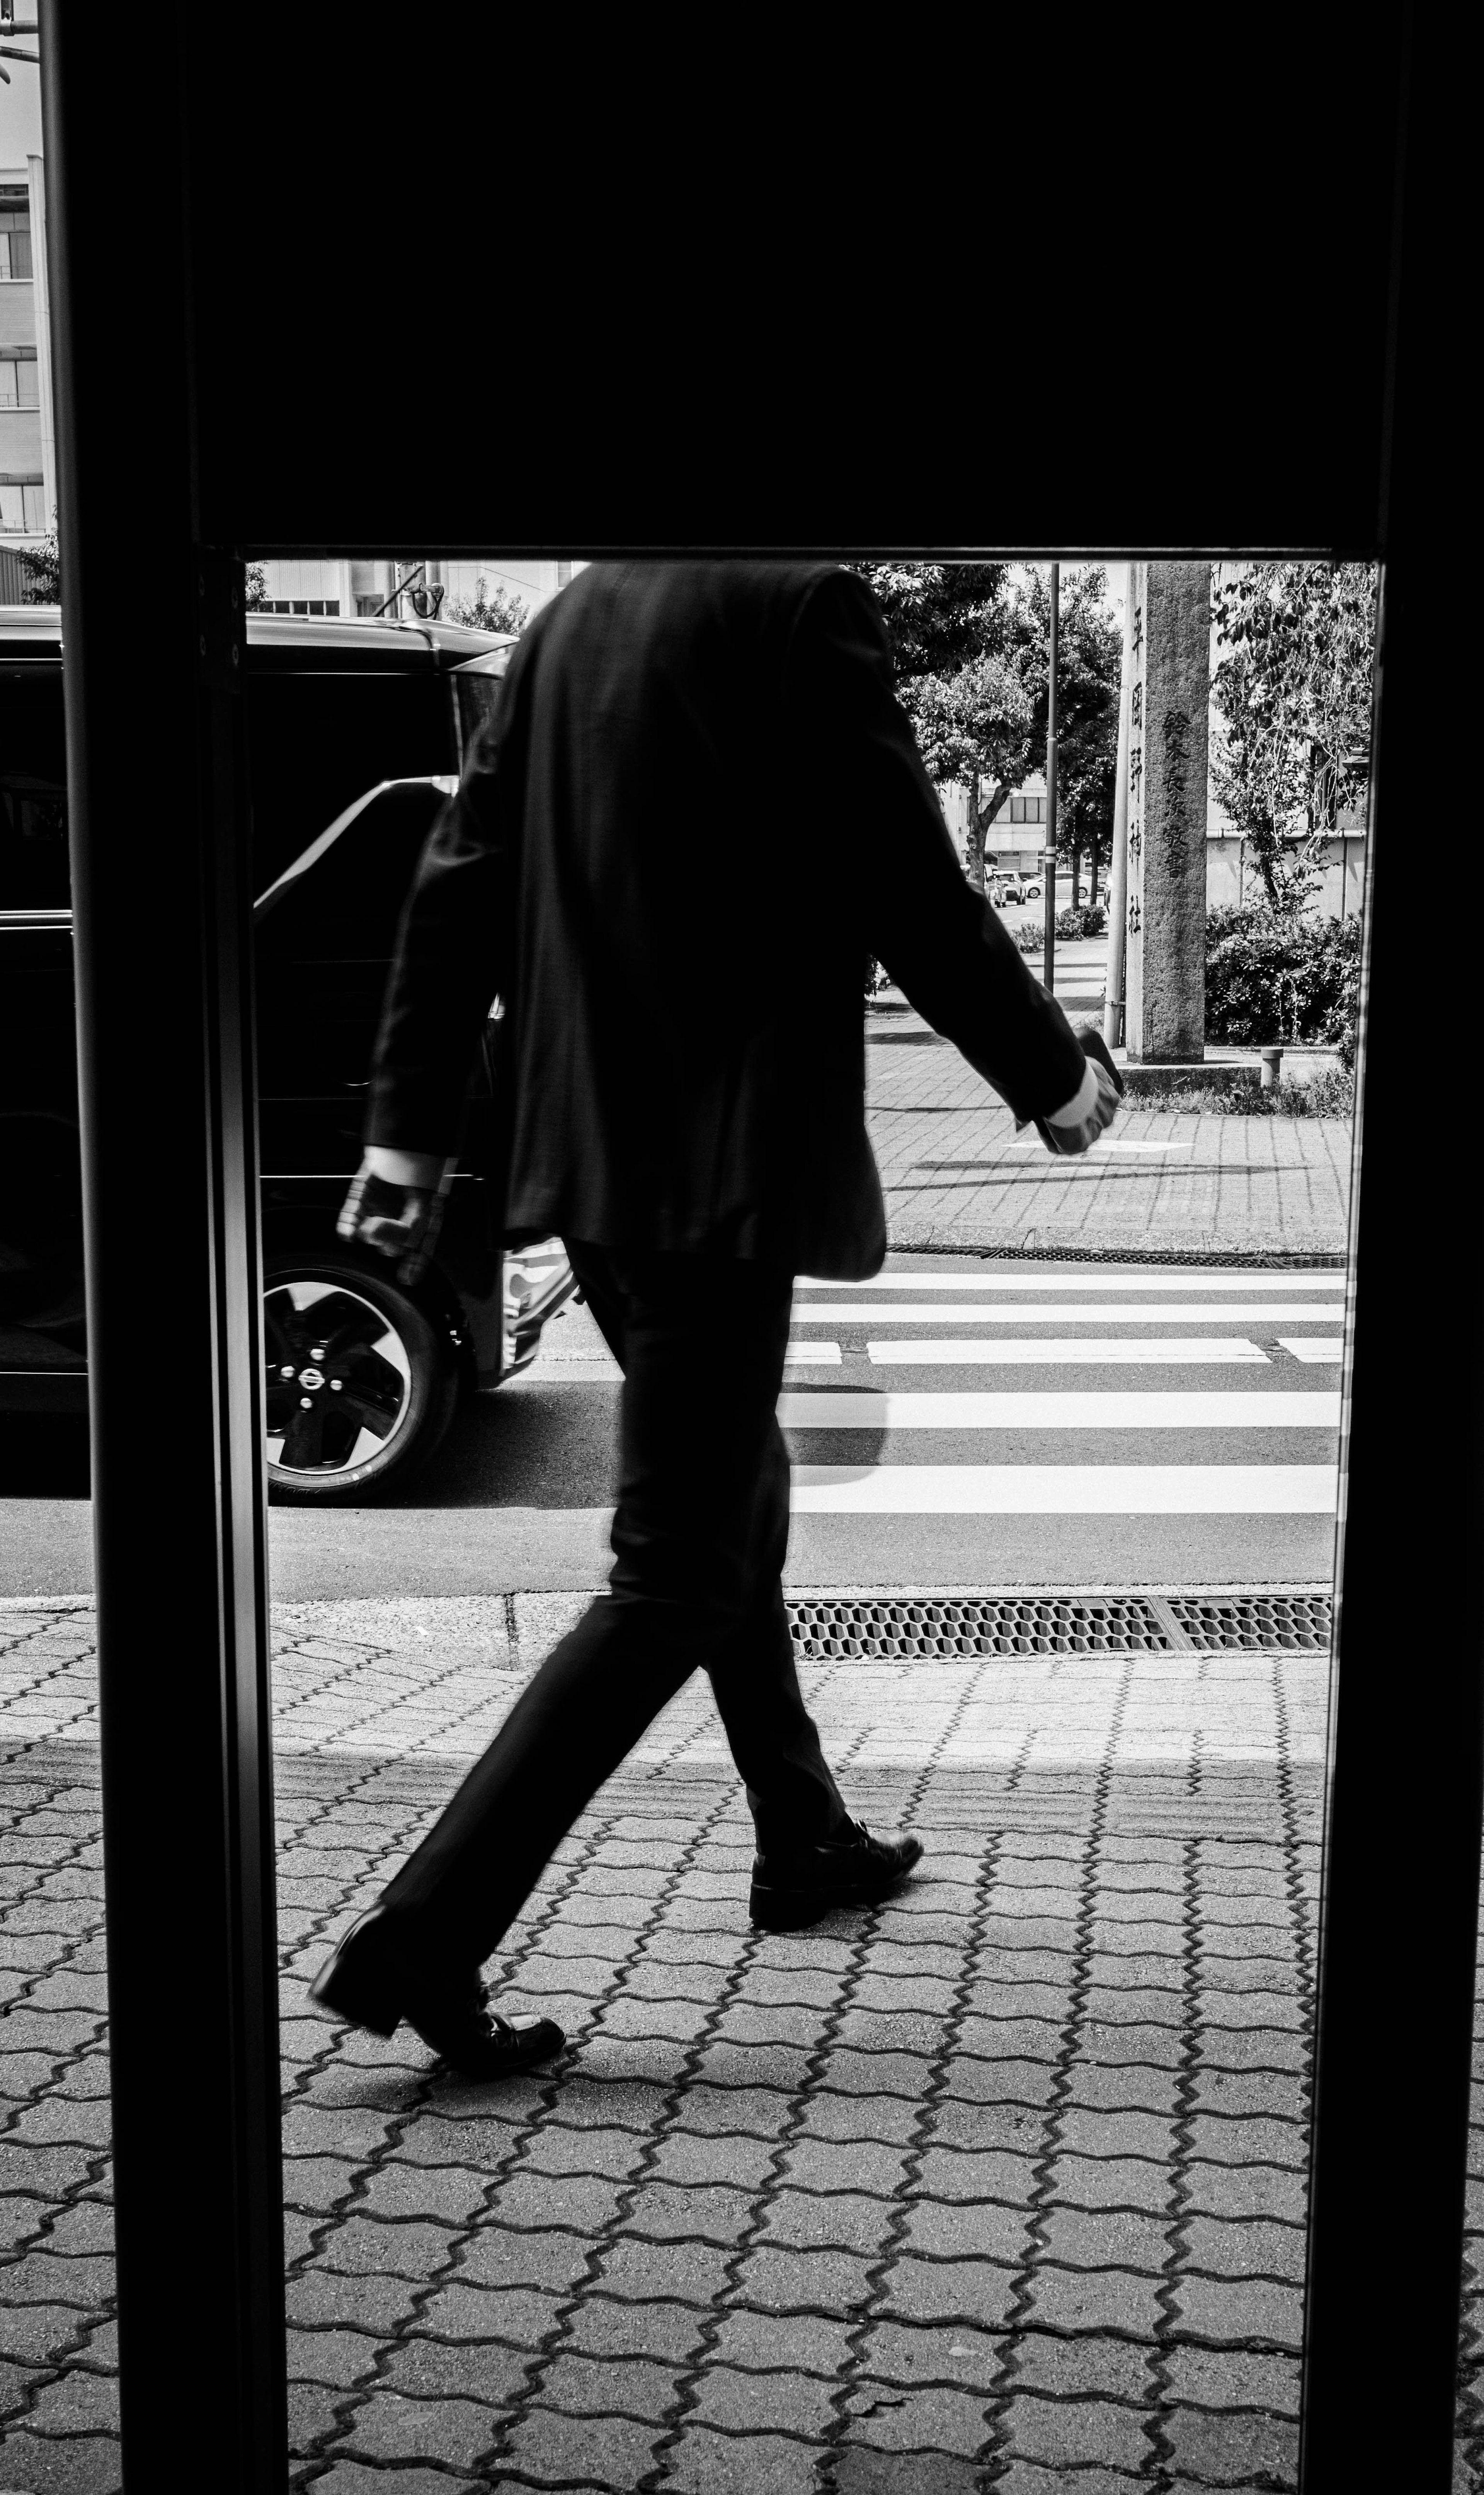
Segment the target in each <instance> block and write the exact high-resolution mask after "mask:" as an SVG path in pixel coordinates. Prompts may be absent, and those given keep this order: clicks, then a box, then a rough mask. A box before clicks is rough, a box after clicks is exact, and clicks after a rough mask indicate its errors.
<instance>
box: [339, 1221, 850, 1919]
mask: <svg viewBox="0 0 1484 2495" xmlns="http://www.w3.org/2000/svg"><path fill="white" fill-rule="evenodd" d="M567 1253H568V1255H569V1256H570V1258H571V1260H572V1265H573V1268H574V1270H575V1271H576V1274H577V1278H578V1280H579V1281H580V1283H581V1284H582V1287H583V1289H584V1291H585V1292H586V1294H587V1297H588V1302H589V1305H590V1306H591V1309H592V1313H593V1315H594V1316H595V1318H596V1319H597V1322H598V1324H599V1326H600V1327H601V1328H602V1331H603V1334H604V1336H605V1338H606V1340H607V1341H608V1343H609V1345H610V1347H611V1349H612V1351H613V1353H614V1355H615V1357H616V1359H617V1360H618V1362H619V1364H620V1366H621V1369H622V1371H623V1387H622V1393H621V1402H620V1424H619V1495H618V1510H617V1514H616V1515H615V1518H614V1524H613V1551H614V1565H613V1569H612V1572H611V1574H610V1577H609V1582H608V1590H607V1592H606V1593H605V1594H600V1595H598V1596H597V1598H596V1599H595V1600H594V1601H593V1602H592V1603H591V1604H590V1606H589V1608H588V1610H587V1612H586V1613H585V1614H584V1616H583V1617H582V1618H581V1620H579V1622H578V1624H577V1626H576V1627H575V1628H574V1629H573V1630H572V1631H571V1632H570V1634H569V1635H568V1636H566V1637H564V1638H563V1639H562V1640H561V1641H560V1645H558V1646H556V1647H554V1648H553V1649H552V1651H551V1653H550V1654H549V1655H548V1656H547V1658H546V1661H545V1662H544V1663H543V1664H542V1666H541V1668H540V1670H539V1671H538V1672H537V1673H536V1675H535V1677H534V1679H532V1680H531V1681H530V1683H529V1685H528V1686H527V1688H526V1689H525V1690H524V1691H523V1693H522V1695H521V1697H520V1698H519V1699H518V1700H517V1702H516V1704H515V1706H514V1707H513V1708H512V1709H511V1710H510V1713H509V1715H508V1716H507V1717H506V1719H505V1721H504V1723H503V1724H502V1725H501V1727H500V1731H499V1733H497V1735H496V1737H495V1739H494V1740H493V1741H492V1742H491V1743H490V1746H489V1748H488V1749H487V1750H486V1751H485V1753H484V1756H483V1758H481V1759H480V1760H479V1761H478V1763H477V1764H476V1765H475V1766H474V1767H473V1768H472V1769H471V1770H470V1771H469V1774H468V1775H467V1776H466V1778H465V1780H464V1782H463V1784H462V1785H461V1786H460V1788H459V1790H458V1792H457V1793H456V1794H455V1796H454V1798H453V1800H452V1802H450V1803H449V1805H448V1807H447V1809H446V1810H445V1811H444V1813H443V1815H442V1817H441V1818H440V1819H439V1822H438V1825H437V1827H436V1828H434V1829H432V1830H431V1831H430V1833H428V1835H427V1836H426V1837H424V1839H423V1841H422V1843H421V1845H419V1846H418V1848H417V1850H416V1852H415V1853H414V1854H412V1855H410V1856H409V1859H408V1861H407V1863H406V1864H404V1865H403V1867H402V1869H401V1870H400V1871H399V1872H398V1873H397V1875H396V1877H395V1878H394V1879H393V1880H392V1881H391V1883H390V1884H389V1886H388V1888H387V1889H386V1891H385V1892H384V1894H383V1897H382V1900H381V1902H382V1904H383V1905H384V1906H385V1907H386V1908H388V1909H389V1910H390V1911H391V1912H393V1913H394V1914H395V1915H396V1916H397V1919H398V1921H399V1923H403V1922H404V1921H405V1925H406V1930H407V1933H408V1936H409V1938H410V1939H414V1940H415V1942H416V1944H417V1946H418V1947H419V1948H420V1949H422V1950H425V1951H426V1952H427V1953H428V1954H430V1955H433V1956H437V1957H439V1959H443V1960H446V1961H447V1962H448V1963H449V1964H451V1965H454V1966H459V1967H465V1966H469V1965H478V1964H480V1963H481V1962H482V1961H483V1960H484V1959H485V1958H487V1957H488V1956H490V1955H491V1953H492V1952H493V1951H494V1949H495V1948H496V1946H497V1944H498V1942H499V1941H500V1936H501V1934H502V1933H503V1932H504V1931H505V1929H506V1928H507V1926H508V1925H510V1924H511V1923H512V1922H513V1921H514V1919H515V1917H516V1916H517V1915H518V1914H519V1912H520V1910H521V1907H522V1906H523V1905H524V1903H525V1901H526V1899H527V1897H528V1896H529V1895H530V1892H531V1890H532V1888H533V1887H534V1885H535V1883H536V1881H537V1880H538V1879H539V1877H540V1875H541V1872H542V1870H543V1868H544V1866H545V1864H547V1863H548V1862H549V1861H550V1859H551V1856H552V1853H553V1851H554V1850H555V1848H556V1847H557V1845H558V1844H560V1840H561V1838H562V1837H563V1836H564V1835H565V1834H566V1832H567V1830H568V1829H569V1828H570V1827H571V1825H572V1823H573V1821H574V1820H575V1819H576V1818H577V1816H578V1814H579V1813H580V1812H581V1811H582V1810H583V1809H584V1808H585V1806H586V1805H587V1803H588V1802H591V1798H592V1796H593V1795H594V1794H595V1793H596V1791H597V1789H598V1787H599V1786H600V1785H601V1784H602V1783H603V1782H604V1780H605V1778H606V1777H608V1776H610V1775H611V1774H612V1773H613V1771H614V1770H615V1768H617V1767H618V1766H619V1764H620V1763H621V1760H622V1759H624V1758H625V1757H626V1756H627V1754H628V1752H629V1751H630V1750H631V1749H632V1747H633V1745H634V1743H635V1742H636V1741H637V1740H638V1739H639V1737H640V1735H641V1734H642V1733H643V1732H644V1731H645V1729H646V1727H647V1726H648V1725H649V1724H651V1722H652V1721H653V1719H654V1717H655V1716H656V1715H657V1714H658V1712H659V1710H660V1709H661V1708H662V1707H663V1706H664V1705H665V1704H666V1702H667V1701H668V1700H669V1699H671V1698H673V1697H674V1695H675V1693H676V1691H677V1690H678V1689H679V1688H680V1687H681V1684H682V1683H683V1682H684V1681H685V1680H686V1679H688V1678H689V1676H690V1675H691V1673H692V1672H694V1671H695V1670H696V1668H697V1667H698V1666H700V1667H702V1668H703V1669H704V1670H705V1671H707V1672H708V1673H709V1674H710V1676H711V1681H712V1690H713V1692H714V1695H715V1700H716V1706H717V1709H718V1710H719V1712H720V1715H721V1720H722V1723H723V1725H724V1727H725V1730H726V1736H727V1740H728V1742H729V1743H730V1745H731V1751H732V1756H733V1758H734V1759H735V1761H736V1763H737V1767H738V1771H739V1772H740V1774H741V1775H742V1781H743V1783H744V1784H745V1786H746V1788H747V1800H748V1802H749V1804H750V1805H751V1809H752V1815H753V1819H754V1821H755V1823H756V1827H757V1836H758V1844H759V1848H760V1849H769V1848H772V1849H776V1848H779V1847H787V1846H789V1845H808V1844H816V1843H818V1842H819V1841H820V1840H821V1839H822V1838H824V1837H827V1836H829V1835H832V1834H833V1833H834V1832H835V1831H836V1830H837V1829H838V1828H839V1827H840V1826H841V1824H842V1823H843V1822H844V1821H845V1819H846V1817H847V1813H846V1810H845V1805H844V1803H843V1802H841V1800H840V1796H839V1792H838V1790H837V1788H836V1786H835V1782H834V1779H833V1776H832V1775H831V1773H830V1771H829V1769H828V1767H827V1766H826V1765H825V1761H824V1756H823V1753H822V1752H821V1749H820V1745H819V1736H818V1734H817V1732H816V1731H815V1729H814V1724H813V1720H812V1718H811V1717H810V1715H809V1713H808V1710H807V1709H806V1708H805V1706H804V1703H803V1696H802V1694H801V1691H800V1687H799V1679H798V1675H797V1673H796V1672H795V1669H794V1656H793V1646H792V1641H791V1639H790V1637H789V1629H788V1617H787V1614H786V1612H785V1609H784V1602H783V1586H782V1569H783V1559H784V1555H785V1552H786V1550H787V1547H788V1515H789V1465H788V1451H787V1449H786V1447H785V1446H784V1443H783V1433H782V1432H781V1431H780V1429H779V1427H778V1422H777V1411H776V1405H777V1398H778V1389H779V1386H780V1384H781V1382H782V1376H783V1356H784V1351H785V1349H786V1346H787V1342H788V1327H789V1313H790V1308H791V1304H792V1298H793V1278H792V1277H791V1276H790V1275H788V1274H785V1273H782V1272H781V1271H778V1270H775V1269H774V1268H772V1267H771V1266H762V1265H756V1264H745V1263H742V1261H740V1260H736V1259H732V1258H723V1257H712V1256H684V1255H659V1254H643V1255H624V1254H621V1253H619V1252H618V1251H616V1250H614V1249H610V1248H606V1247H591V1246H584V1245H583V1244H581V1243H580V1242H577V1241H572V1240H569V1241H568V1242H567Z"/></svg>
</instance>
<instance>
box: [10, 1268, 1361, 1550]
mask: <svg viewBox="0 0 1484 2495" xmlns="http://www.w3.org/2000/svg"><path fill="white" fill-rule="evenodd" d="M1343 1289H1344V1277H1343V1276H1342V1275H1339V1274H1334V1273H1321V1274H1317V1275H1313V1276H1302V1275H1293V1274H1275V1273H1274V1272H1272V1271H1271V1270H1267V1271H1262V1270H1258V1271H1253V1270H1247V1271H1245V1272H1233V1271H1232V1270H1231V1269H1229V1268H1228V1269H1226V1270H1225V1271H1223V1272H1221V1273H1216V1274H1208V1275H1202V1274H1200V1273H1196V1272H1192V1271H1191V1270H1190V1269H1187V1268H1184V1267H1177V1266H1169V1267H1164V1268H1161V1267H1153V1266H1134V1267H1128V1268H1116V1267H1111V1266H1090V1265H1082V1266H1074V1265H1068V1264H1056V1265H1050V1264H1045V1263H1042V1264H1019V1265H1016V1264H1012V1263H1010V1262H1007V1261H1002V1260H999V1259H995V1260H992V1261H984V1260H980V1259H977V1258H973V1257H948V1256H893V1258H892V1259H891V1260H890V1262H889V1265H888V1269H887V1272H886V1274H885V1275H884V1276H883V1277H881V1278H880V1279H879V1280H878V1281H876V1282H874V1283H870V1284H865V1285H851V1286H840V1285H832V1284H811V1283H807V1282H805V1283H803V1284H801V1286H800V1291H799V1294H798V1301H797V1306H796V1317H795V1330H794V1347H795V1352H796V1354H797V1357H796V1358H795V1359H794V1360H793V1361H792V1362H791V1365H790V1372H789V1381H788V1385H787V1388H786V1392H785V1404H784V1414H783V1417H784V1420H785V1426H786V1427H787V1429H788V1432H789V1439H790V1450H791V1453H792V1455H793V1457H794V1460H795V1467H796V1471H795V1507H796V1512H795V1518H794V1525H793V1535H792V1546H791V1556H790V1571H789V1573H790V1578H791V1580H792V1582H793V1584H795V1585H796V1586H819V1587H826V1586H871V1587H878V1586H879V1587H916V1588H920V1589H927V1590H936V1589H940V1588H941V1589H946V1588H948V1587H949V1586H984V1587H988V1586H1098V1585H1110V1586H1111V1585H1120V1586H1121V1585H1133V1584H1148V1585H1161V1586H1180V1585H1192V1586H1195V1585H1199V1586H1224V1585H1242V1586H1262V1585H1271V1584H1288V1585H1292V1584H1299V1583H1313V1582H1317V1581H1322V1580H1327V1578H1328V1576H1329V1574H1330V1567H1331V1558H1332V1547H1333V1536H1334V1480H1333V1467H1334V1462H1335V1450H1336V1443H1337V1435H1338V1402H1339V1387H1340V1365H1339V1339H1340V1337H1341V1335H1342V1333H1343V1323H1342V1319H1341V1315H1340V1302H1341V1301H1342V1299H1343ZM726 1356H727V1355H726V1344H725V1342H724V1341H723V1340H718V1342H717V1344H716V1359H717V1361H718V1362H720V1361H723V1360H724V1359H725V1358H726ZM617 1400H618V1382H617V1377H616V1375H615V1374H614V1373H613V1372H612V1365H611V1363H609V1362H608V1360H607V1356H606V1353H604V1351H603V1348H602V1345H601V1342H600V1341H599V1340H598V1339H597V1337H596V1332H595V1329H594V1328H593V1327H592V1325H591V1318H590V1317H589V1316H588V1313H587V1311H586V1310H585V1309H571V1310H569V1311H567V1312H564V1313H563V1314H562V1315H561V1316H560V1318H559V1319H558V1320H557V1321H556V1323H555V1324H554V1326H553V1327H552V1328H551V1329H549V1336H548V1342H547V1345H546V1346H545V1347H544V1349H543V1353H542V1356H541V1359H540V1360H539V1362H538V1363H537V1365H536V1366H535V1367H534V1368H533V1369H532V1370H531V1371H529V1372H528V1373H527V1375H526V1376H525V1377H523V1378H520V1379H518V1380H516V1381H515V1382H514V1383H513V1384H512V1385H511V1386H509V1387H507V1388H504V1389H502V1390H501V1391H500V1393H499V1394H497V1395H494V1396H488V1397H483V1398H480V1399H479V1400H478V1401H477V1402H475V1403H474V1404H473V1405H472V1406H471V1407H470V1408H469V1411H468V1412H467V1413H466V1414H464V1415H463V1416H461V1418H460V1420H459V1422H458V1423H457V1424H456V1426H455V1429H454V1432H452V1433H451V1435H450V1437H449V1439H448V1441H447V1443H446V1445H445V1447H444V1448H443V1450H442V1452H441V1453H440V1455H439V1458H438V1459H437V1462H436V1463H435V1465H434V1466H433V1467H432V1468H431V1469H430V1470H429V1472H428V1473H427V1474H425V1475H424V1476H423V1478H422V1480H421V1481H420V1482H419V1483H418V1484H416V1485H415V1486H414V1487H412V1488H409V1491H408V1492H407V1493H406V1494H404V1496H403V1498H402V1499H401V1500H400V1501H397V1502H395V1503H393V1502H390V1501H387V1502H383V1503H380V1504H378V1505H375V1506H367V1507H363V1508H359V1509H336V1510H327V1511H317V1510H313V1509H303V1508H298V1509H295V1508H275V1509H274V1510H273V1511H272V1517H271V1537H270V1538H271V1549H272V1569H273V1589H274V1592H275V1594H276V1595H278V1596H280V1597H283V1598H286V1599H301V1600H302V1599H311V1598H315V1597H336V1598H345V1597H348V1596H350V1597H353V1596H356V1595H364V1596H377V1597H382V1596H386V1595H394V1594H409V1595H421V1596H426V1595H433V1594H457V1593H475V1592H478V1593H488V1592H500V1591H511V1592H519V1591H523V1590H538V1591H539V1590H551V1591H556V1590H559V1589H561V1588H565V1587H585V1586H595V1585H597V1584H599V1583H601V1581H602V1577H603V1575H604V1573H605V1570H606V1565H607V1544H606V1536H607V1526H608V1517H609V1508H608V1501H609V1497H610V1488H609V1485H610V1477H611V1461H612V1447H613V1432H614V1423H615V1414H616V1409H617ZM141 1460H147V1450H146V1449H144V1448H142V1447H141ZM168 1515H169V1510H168V1485H167V1480H166V1479H164V1478H163V1479H162V1494H161V1555H160V1556H161V1569H162V1576H163V1578H164V1579H165V1580H166V1581H167V1580H168V1573H169V1540H168ZM90 1586H91V1554H90V1548H89V1508H88V1502H87V1463H86V1445H85V1438H84V1434H83V1432H82V1431H81V1429H80V1428H79V1427H77V1426H76V1425H71V1424H66V1425H64V1424H60V1423H51V1424H48V1425H46V1426H45V1427H39V1426H38V1425H37V1424H36V1423H34V1422H29V1423H21V1422H16V1421H7V1422H6V1423H5V1424H4V1425H3V1428H0V1593H8V1594H35V1593H55V1594H81V1593H86V1592H87V1591H88V1590H89V1589H90Z"/></svg>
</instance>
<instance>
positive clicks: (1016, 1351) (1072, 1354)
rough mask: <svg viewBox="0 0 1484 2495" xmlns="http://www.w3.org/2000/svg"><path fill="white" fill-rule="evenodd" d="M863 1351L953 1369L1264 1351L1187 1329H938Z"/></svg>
mask: <svg viewBox="0 0 1484 2495" xmlns="http://www.w3.org/2000/svg"><path fill="white" fill-rule="evenodd" d="M865 1347H866V1351H867V1352H868V1354H869V1356H870V1358H871V1360H872V1361H873V1362H874V1363H875V1364H876V1365H877V1366H878V1367H883V1366H890V1365H891V1364H893V1362H894V1363H897V1364H899V1365H900V1366H901V1367H902V1368H904V1369H919V1368H925V1367H928V1366H931V1367H933V1368H939V1367H947V1368H952V1369H958V1368H967V1367H969V1365H970V1364H971V1363H973V1364H977V1365H980V1366H983V1365H984V1364H985V1363H988V1362H992V1363H993V1365H994V1366H995V1367H996V1368H997V1369H1008V1368H1012V1367H1017V1368H1025V1369H1034V1368H1036V1367H1038V1366H1039V1365H1040V1364H1041V1363H1042V1362H1043V1361H1060V1362H1064V1363H1068V1364H1071V1365H1074V1366H1075V1364H1076V1363H1077V1362H1078V1361H1088V1362H1091V1361H1109V1360H1119V1361H1125V1362H1127V1363H1128V1364H1129V1365H1130V1366H1131V1367H1137V1366H1138V1364H1139V1363H1140V1362H1141V1361H1160V1362H1165V1363H1168V1364H1170V1365H1174V1364H1176V1363H1178V1362H1181V1361H1186V1362H1189V1363H1191V1364H1192V1365H1193V1366H1195V1365H1196V1364H1198V1365H1199V1366H1200V1367H1202V1368H1209V1367H1211V1366H1212V1364H1213V1363H1216V1362H1223V1361H1239V1360H1257V1361H1261V1362H1263V1363H1264V1364H1265V1363H1266V1361H1267V1353H1266V1352H1265V1351H1263V1350H1262V1348H1261V1347H1260V1345H1259V1344H1257V1343H1255V1342H1249V1341H1247V1340H1246V1339H1245V1337H1243V1336H1242V1335H1239V1334H1208V1335H1199V1334H1193V1335H1187V1336H1185V1337H1184V1339H1183V1340H1182V1338H1181V1337H1180V1336H1178V1335H1169V1336H1163V1335H1145V1336H1143V1337H1139V1336H1137V1335H1105V1336H1103V1337H1102V1338H1101V1339H1100V1338H1099V1337H1098V1336H1096V1335H1091V1336H1084V1337H1082V1338H1081V1339H1080V1340H1078V1338H1077V1337H1076V1336H1075V1335H1067V1336H1065V1337H1063V1336H1058V1335H1030V1336H1026V1335H1021V1336H1019V1337H1018V1338H1017V1337H1015V1336H1009V1337H1007V1338H1006V1339H1005V1340H1003V1341H999V1342H996V1341H995V1340H993V1339H992V1338H990V1337H986V1336H984V1335H975V1336H973V1337H970V1338H960V1339H957V1340H955V1339H954V1338H953V1337H951V1336H943V1335H939V1336H938V1337H936V1339H930V1340H925V1341H914V1340H910V1339H909V1340H906V1341H900V1340H897V1341H893V1342H869V1343H867V1344H866V1346H865Z"/></svg>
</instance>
